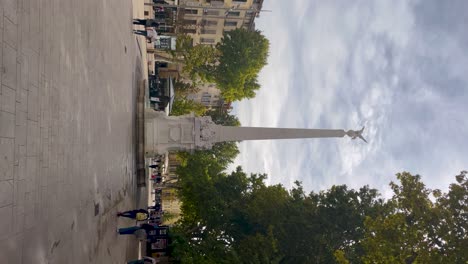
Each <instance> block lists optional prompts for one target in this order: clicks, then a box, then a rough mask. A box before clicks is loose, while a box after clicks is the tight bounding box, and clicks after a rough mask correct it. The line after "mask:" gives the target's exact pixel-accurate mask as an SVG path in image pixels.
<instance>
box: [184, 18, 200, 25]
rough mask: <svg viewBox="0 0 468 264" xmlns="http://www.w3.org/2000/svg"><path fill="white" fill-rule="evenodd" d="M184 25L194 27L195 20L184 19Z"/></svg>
mask: <svg viewBox="0 0 468 264" xmlns="http://www.w3.org/2000/svg"><path fill="white" fill-rule="evenodd" d="M184 24H186V25H196V24H197V20H195V19H184Z"/></svg>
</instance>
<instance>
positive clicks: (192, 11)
mask: <svg viewBox="0 0 468 264" xmlns="http://www.w3.org/2000/svg"><path fill="white" fill-rule="evenodd" d="M185 14H187V15H198V9H185Z"/></svg>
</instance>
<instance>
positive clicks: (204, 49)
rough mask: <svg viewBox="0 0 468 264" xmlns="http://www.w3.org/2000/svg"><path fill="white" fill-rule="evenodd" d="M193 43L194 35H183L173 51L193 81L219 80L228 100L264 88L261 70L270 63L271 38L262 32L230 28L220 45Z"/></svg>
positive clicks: (217, 82)
mask: <svg viewBox="0 0 468 264" xmlns="http://www.w3.org/2000/svg"><path fill="white" fill-rule="evenodd" d="M192 43H193V40H192V38H191V37H190V36H187V35H181V36H179V37H178V38H177V44H176V50H175V51H173V52H172V55H173V57H174V61H175V62H178V63H180V64H182V65H183V73H185V74H186V75H187V76H188V77H189V78H190V80H191V81H192V82H194V83H197V84H198V83H199V82H200V81H201V82H214V83H216V85H217V86H218V88H219V89H220V90H221V93H222V96H223V98H225V99H226V100H228V101H236V100H241V99H243V98H253V97H254V96H255V92H256V91H257V90H258V89H260V85H259V83H258V80H257V79H258V73H259V72H260V70H261V69H262V68H263V67H264V66H265V65H266V63H267V57H268V49H269V41H268V40H267V39H266V38H265V36H264V35H262V34H261V33H260V31H249V30H246V29H236V30H232V31H228V32H226V33H224V36H223V38H222V40H221V42H220V43H218V44H217V45H216V47H213V46H210V45H195V46H193V45H192Z"/></svg>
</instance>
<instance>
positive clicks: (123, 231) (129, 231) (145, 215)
mask: <svg viewBox="0 0 468 264" xmlns="http://www.w3.org/2000/svg"><path fill="white" fill-rule="evenodd" d="M148 209H151V208H148ZM152 216H153V215H152V214H150V212H149V211H148V210H145V209H135V210H130V211H125V212H117V217H126V218H130V219H134V220H136V221H146V220H159V221H157V222H154V221H153V222H152V223H142V224H140V225H135V226H129V227H123V228H118V229H117V232H118V233H119V235H135V236H136V237H137V238H138V239H139V240H144V241H149V240H148V234H150V233H151V232H152V231H155V230H157V228H158V224H160V223H161V222H160V220H161V219H160V217H158V218H159V219H155V218H153V217H152ZM147 263H153V264H154V263H157V262H156V260H155V259H154V258H151V257H143V258H142V259H137V260H132V261H128V262H127V264H147Z"/></svg>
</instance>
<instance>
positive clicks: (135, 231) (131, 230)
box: [117, 223, 158, 236]
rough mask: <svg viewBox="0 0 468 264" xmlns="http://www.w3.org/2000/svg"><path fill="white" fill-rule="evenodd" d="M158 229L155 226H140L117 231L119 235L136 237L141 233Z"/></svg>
mask: <svg viewBox="0 0 468 264" xmlns="http://www.w3.org/2000/svg"><path fill="white" fill-rule="evenodd" d="M157 228H158V225H156V224H146V223H145V224H141V225H140V226H129V227H122V228H119V229H117V232H118V233H119V235H136V236H138V235H139V233H140V232H141V231H144V232H145V233H146V234H149V232H151V231H154V230H156V229H157Z"/></svg>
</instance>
